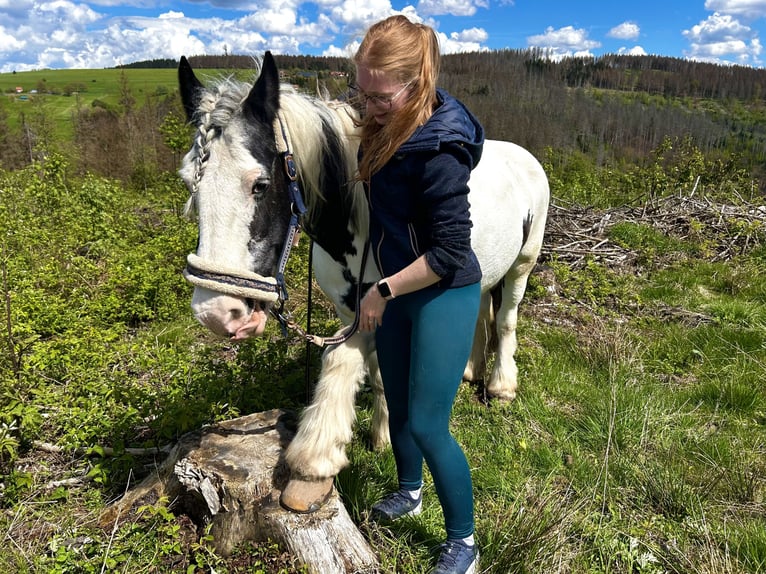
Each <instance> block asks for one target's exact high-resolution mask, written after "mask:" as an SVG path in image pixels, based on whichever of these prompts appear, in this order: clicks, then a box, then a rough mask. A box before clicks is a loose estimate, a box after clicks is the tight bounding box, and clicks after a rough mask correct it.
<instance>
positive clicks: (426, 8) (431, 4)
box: [418, 0, 489, 16]
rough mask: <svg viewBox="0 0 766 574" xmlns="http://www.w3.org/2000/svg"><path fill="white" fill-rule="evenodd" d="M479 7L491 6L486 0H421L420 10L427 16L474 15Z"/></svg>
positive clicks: (419, 3)
mask: <svg viewBox="0 0 766 574" xmlns="http://www.w3.org/2000/svg"><path fill="white" fill-rule="evenodd" d="M478 8H489V2H487V1H486V0H420V1H419V2H418V12H420V13H421V14H423V15H425V16H441V15H444V14H450V15H452V16H473V15H474V14H476V11H477V9H478Z"/></svg>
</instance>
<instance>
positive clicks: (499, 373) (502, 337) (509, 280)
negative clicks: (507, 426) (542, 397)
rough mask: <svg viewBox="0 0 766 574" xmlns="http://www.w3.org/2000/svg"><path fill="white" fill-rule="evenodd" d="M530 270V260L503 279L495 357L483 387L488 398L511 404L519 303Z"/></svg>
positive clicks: (515, 376) (515, 372)
mask: <svg viewBox="0 0 766 574" xmlns="http://www.w3.org/2000/svg"><path fill="white" fill-rule="evenodd" d="M534 266H535V262H534V260H533V261H530V262H522V263H519V262H517V263H516V264H515V265H514V267H512V268H511V270H510V271H509V272H508V274H507V275H506V277H505V285H504V286H503V289H502V301H501V303H500V308H499V309H498V310H497V313H496V314H495V326H496V329H497V354H496V356H495V365H494V367H493V369H492V376H491V377H490V381H489V384H488V385H487V392H488V393H489V395H490V396H491V397H494V398H497V399H501V400H509V401H511V400H513V399H515V398H516V389H517V388H518V380H517V377H518V367H517V366H516V360H515V359H514V355H515V354H516V348H517V339H516V326H517V324H518V318H519V303H521V299H522V297H523V296H524V291H525V290H526V288H527V279H528V278H529V274H530V273H531V272H532V269H534Z"/></svg>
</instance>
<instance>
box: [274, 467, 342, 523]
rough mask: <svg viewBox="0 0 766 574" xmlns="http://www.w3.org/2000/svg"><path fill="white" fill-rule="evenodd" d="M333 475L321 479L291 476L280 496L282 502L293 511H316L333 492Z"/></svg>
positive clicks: (305, 512)
mask: <svg viewBox="0 0 766 574" xmlns="http://www.w3.org/2000/svg"><path fill="white" fill-rule="evenodd" d="M333 478H334V477H332V476H330V477H328V478H324V479H320V480H305V479H302V478H291V479H290V481H289V482H288V483H287V486H285V489H284V490H283V491H282V495H281V496H280V497H279V502H280V504H281V505H282V506H283V507H284V508H286V509H287V510H290V511H292V512H299V513H301V514H308V513H311V512H316V511H317V510H319V509H320V508H322V506H323V505H324V503H325V502H327V499H328V498H330V495H331V494H332V487H333Z"/></svg>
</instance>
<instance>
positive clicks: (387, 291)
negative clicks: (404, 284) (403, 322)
mask: <svg viewBox="0 0 766 574" xmlns="http://www.w3.org/2000/svg"><path fill="white" fill-rule="evenodd" d="M375 287H377V289H378V293H380V296H381V297H383V299H385V300H386V301H390V300H391V299H393V298H394V294H393V293H391V286H390V285H389V284H388V281H386V280H385V279H381V280H380V281H378V282H377V283H376V284H375Z"/></svg>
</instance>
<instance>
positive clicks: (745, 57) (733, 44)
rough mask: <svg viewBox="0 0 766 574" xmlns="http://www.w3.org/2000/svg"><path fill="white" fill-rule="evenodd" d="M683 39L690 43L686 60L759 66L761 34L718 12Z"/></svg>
mask: <svg viewBox="0 0 766 574" xmlns="http://www.w3.org/2000/svg"><path fill="white" fill-rule="evenodd" d="M683 35H684V36H685V37H686V38H687V40H689V45H690V49H689V50H687V51H685V52H684V54H685V55H686V57H688V58H691V59H693V60H702V61H710V62H721V63H725V62H731V61H733V62H736V63H739V64H743V65H754V64H757V63H759V61H760V59H759V56H760V54H761V51H762V46H761V42H760V40H759V38H758V34H757V33H756V32H755V31H753V30H752V29H751V28H750V27H749V26H746V25H744V24H742V23H741V22H740V21H739V20H737V19H736V18H734V17H732V16H730V15H728V14H720V13H718V12H716V13H715V14H713V15H712V16H709V17H708V18H707V19H706V20H703V21H702V22H700V23H699V24H697V25H696V26H692V27H691V28H690V29H689V30H684V31H683Z"/></svg>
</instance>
